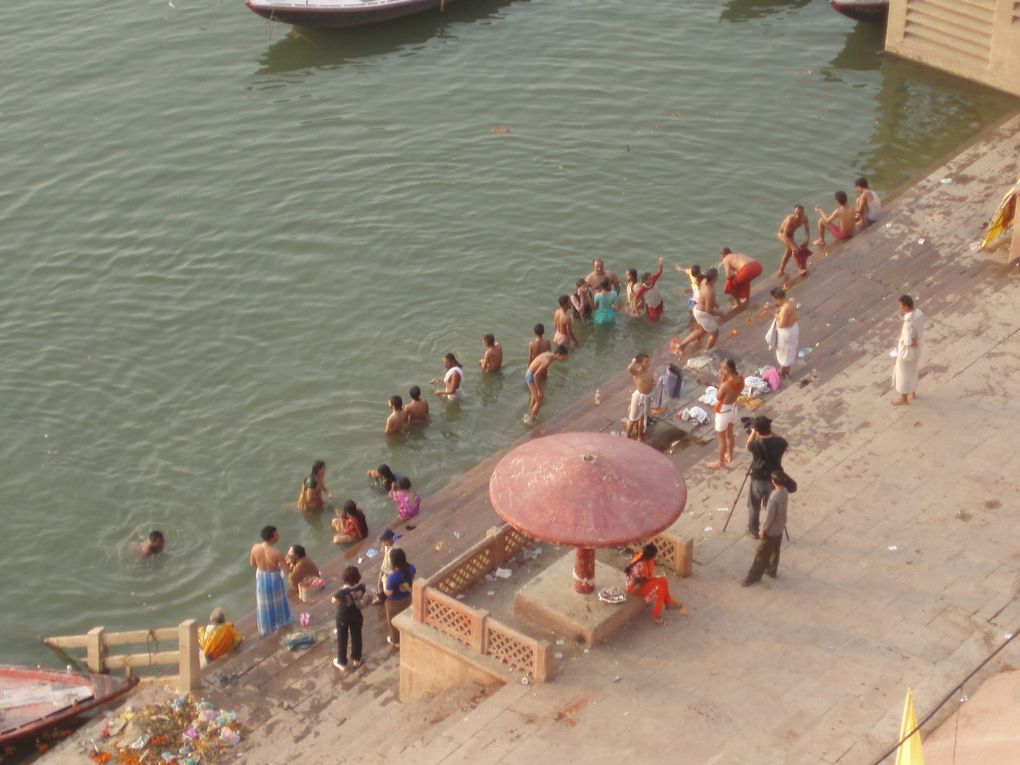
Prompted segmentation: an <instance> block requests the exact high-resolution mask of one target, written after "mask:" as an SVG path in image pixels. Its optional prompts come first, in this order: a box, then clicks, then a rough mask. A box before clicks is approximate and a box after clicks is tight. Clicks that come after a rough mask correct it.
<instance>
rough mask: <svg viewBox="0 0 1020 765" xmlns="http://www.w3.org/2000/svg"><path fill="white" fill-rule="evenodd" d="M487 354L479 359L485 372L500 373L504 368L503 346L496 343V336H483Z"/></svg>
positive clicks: (479, 364) (479, 363)
mask: <svg viewBox="0 0 1020 765" xmlns="http://www.w3.org/2000/svg"><path fill="white" fill-rule="evenodd" d="M482 343H483V344H484V345H485V353H484V354H483V355H482V357H481V358H480V359H478V366H480V367H481V368H482V371H483V372H498V371H499V369H500V367H502V366H503V346H502V345H500V344H499V343H497V342H496V336H495V335H491V334H490V335H482Z"/></svg>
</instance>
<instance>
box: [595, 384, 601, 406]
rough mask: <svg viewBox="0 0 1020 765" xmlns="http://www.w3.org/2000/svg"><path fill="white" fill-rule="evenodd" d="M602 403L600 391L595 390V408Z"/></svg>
mask: <svg viewBox="0 0 1020 765" xmlns="http://www.w3.org/2000/svg"><path fill="white" fill-rule="evenodd" d="M601 403H602V389H601V388H599V389H596V390H595V406H599V405H600V404H601Z"/></svg>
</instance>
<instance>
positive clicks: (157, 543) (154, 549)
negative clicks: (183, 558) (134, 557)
mask: <svg viewBox="0 0 1020 765" xmlns="http://www.w3.org/2000/svg"><path fill="white" fill-rule="evenodd" d="M165 544H166V538H165V537H164V536H163V532H162V531H159V530H158V529H157V530H156V531H150V532H149V538H148V539H146V540H145V541H144V542H142V543H141V544H140V545H138V557H139V558H151V557H152V556H153V555H159V554H160V553H161V552H163V546H164V545H165Z"/></svg>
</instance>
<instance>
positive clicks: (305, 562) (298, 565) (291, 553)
mask: <svg viewBox="0 0 1020 765" xmlns="http://www.w3.org/2000/svg"><path fill="white" fill-rule="evenodd" d="M287 563H289V564H290V574H288V576H287V579H288V580H289V582H290V594H291V595H297V591H298V585H299V584H301V582H303V581H304V580H305V579H306V578H308V577H310V576H319V567H318V566H316V565H315V562H314V561H313V560H312V559H311V558H309V557H308V553H306V552H305V548H304V546H303V545H291V548H290V549H289V550H288V551H287Z"/></svg>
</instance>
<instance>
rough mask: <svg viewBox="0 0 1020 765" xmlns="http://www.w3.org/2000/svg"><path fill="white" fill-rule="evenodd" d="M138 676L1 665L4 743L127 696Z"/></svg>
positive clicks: (0, 709)
mask: <svg viewBox="0 0 1020 765" xmlns="http://www.w3.org/2000/svg"><path fill="white" fill-rule="evenodd" d="M137 684H138V678H137V677H132V678H130V679H126V678H121V677H111V676H110V675H89V674H72V673H64V672H53V671H51V670H46V669H30V668H28V667H11V666H4V665H0V745H4V744H9V743H11V742H14V741H18V740H19V739H22V738H26V737H28V736H33V735H35V734H37V733H41V732H43V731H44V730H47V729H48V728H52V727H53V726H55V725H58V724H60V723H62V722H65V721H67V720H70V719H71V718H72V717H77V716H78V715H80V714H81V713H82V712H87V711H88V710H90V709H94V708H96V707H98V706H99V705H101V704H105V703H106V702H108V701H112V700H113V699H115V698H117V697H118V696H123V695H124V694H125V693H127V692H128V691H130V690H131V689H132V688H134V687H135V685H137Z"/></svg>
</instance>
